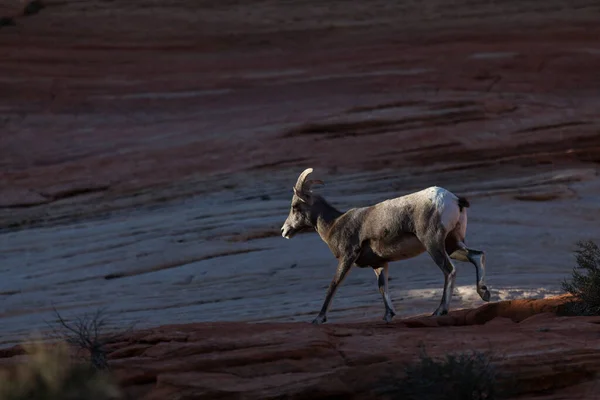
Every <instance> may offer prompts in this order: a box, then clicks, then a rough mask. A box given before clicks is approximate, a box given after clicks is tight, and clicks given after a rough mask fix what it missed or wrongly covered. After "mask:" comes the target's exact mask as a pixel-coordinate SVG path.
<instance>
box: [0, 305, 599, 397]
mask: <svg viewBox="0 0 600 400" xmlns="http://www.w3.org/2000/svg"><path fill="white" fill-rule="evenodd" d="M568 300H569V297H568V296H562V297H556V298H548V299H542V300H535V299H531V300H513V301H503V302H499V303H490V304H488V305H484V306H482V307H479V308H477V309H464V310H457V311H454V312H451V313H450V314H449V315H447V316H443V317H429V316H418V317H412V318H408V319H398V320H396V321H394V322H393V323H391V324H386V323H384V322H369V323H348V324H329V325H322V326H313V325H311V324H308V323H263V324H251V323H240V322H230V323H227V322H215V323H196V324H184V325H168V326H161V327H157V328H152V329H146V330H142V331H137V332H133V333H131V334H128V335H127V336H125V337H123V338H122V339H119V340H118V341H117V342H114V343H111V344H110V353H109V362H110V366H111V369H112V370H113V371H114V373H115V374H116V376H117V378H118V380H119V382H120V383H121V385H122V386H123V387H124V388H125V389H126V391H127V393H129V395H130V396H131V398H132V399H145V400H150V399H157V400H158V399H214V398H219V399H241V398H243V399H280V398H289V399H333V398H352V399H363V398H364V399H370V398H386V397H380V396H379V395H378V393H379V392H380V391H381V389H382V388H384V387H386V385H393V384H394V382H396V381H397V380H399V379H401V378H402V377H403V372H402V371H403V368H404V367H405V366H406V365H407V364H408V363H411V362H415V361H416V360H418V356H419V351H420V350H419V346H421V345H424V346H425V349H426V350H427V352H428V354H430V355H431V356H433V357H442V356H444V355H446V354H451V353H454V354H456V353H461V352H470V351H474V350H478V351H482V352H487V353H488V354H490V357H491V360H492V363H493V364H494V365H495V366H496V368H497V370H498V372H499V374H500V376H501V377H502V378H501V379H503V380H504V381H503V382H510V384H511V385H514V388H515V392H514V395H513V396H514V398H519V399H525V398H527V399H529V398H536V399H546V400H550V399H567V398H570V399H574V398H585V399H597V398H600V392H599V391H598V388H599V385H600V380H598V376H599V375H598V373H599V372H600V317H560V316H557V314H556V313H557V311H560V309H561V307H562V305H563V304H564V303H565V302H566V301H568ZM19 354H21V349H20V348H19V347H17V348H12V349H6V350H4V351H2V352H0V360H1V363H2V364H3V365H10V364H11V362H12V363H14V362H18V361H23V359H22V358H19ZM12 357H14V358H12Z"/></svg>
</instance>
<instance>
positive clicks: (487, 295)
mask: <svg viewBox="0 0 600 400" xmlns="http://www.w3.org/2000/svg"><path fill="white" fill-rule="evenodd" d="M479 296H480V297H481V300H483V301H490V298H491V297H492V295H491V293H490V291H489V290H488V288H487V286H482V287H481V291H480V292H479Z"/></svg>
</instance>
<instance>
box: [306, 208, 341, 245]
mask: <svg viewBox="0 0 600 400" xmlns="http://www.w3.org/2000/svg"><path fill="white" fill-rule="evenodd" d="M313 207H314V209H315V210H316V213H315V214H314V216H315V217H314V221H313V224H314V226H315V229H316V230H317V232H318V233H319V236H321V238H322V239H323V240H326V237H327V236H328V233H329V230H330V229H331V226H332V225H333V223H334V222H335V221H336V220H337V219H338V218H339V216H340V215H342V214H343V212H341V211H338V210H337V209H336V208H335V207H333V206H332V205H330V204H329V203H327V202H326V201H325V199H323V198H320V199H318V201H317V202H316V203H315V204H314V205H313Z"/></svg>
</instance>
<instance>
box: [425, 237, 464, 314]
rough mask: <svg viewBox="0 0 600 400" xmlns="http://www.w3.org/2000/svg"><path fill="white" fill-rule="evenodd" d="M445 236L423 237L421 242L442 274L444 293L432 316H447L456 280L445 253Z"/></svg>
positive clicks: (453, 269) (450, 262)
mask: <svg viewBox="0 0 600 400" xmlns="http://www.w3.org/2000/svg"><path fill="white" fill-rule="evenodd" d="M444 236H445V235H443V236H442V235H436V236H435V237H431V236H430V237H425V238H423V239H421V238H419V239H420V240H421V243H423V244H424V245H425V249H426V250H427V252H428V253H429V255H430V256H431V258H432V259H433V261H435V263H436V264H437V265H438V267H440V269H441V270H442V272H443V273H444V292H443V294H442V300H441V302H440V305H439V307H438V308H437V309H436V310H435V311H434V312H433V314H432V315H433V316H439V315H445V314H448V310H449V308H450V300H451V299H452V292H453V291H454V281H455V279H456V268H455V267H454V264H452V261H451V260H450V257H449V256H448V253H446V248H445V246H444V243H445V237H444Z"/></svg>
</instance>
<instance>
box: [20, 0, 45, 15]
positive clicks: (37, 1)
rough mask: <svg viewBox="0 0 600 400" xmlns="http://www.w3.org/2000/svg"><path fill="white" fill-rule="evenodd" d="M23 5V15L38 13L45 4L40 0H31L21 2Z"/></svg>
mask: <svg viewBox="0 0 600 400" xmlns="http://www.w3.org/2000/svg"><path fill="white" fill-rule="evenodd" d="M23 3H24V4H25V6H24V7H23V15H34V14H37V13H39V12H40V11H41V10H42V9H43V8H44V7H46V5H45V4H44V2H43V1H41V0H31V1H26V2H23Z"/></svg>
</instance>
